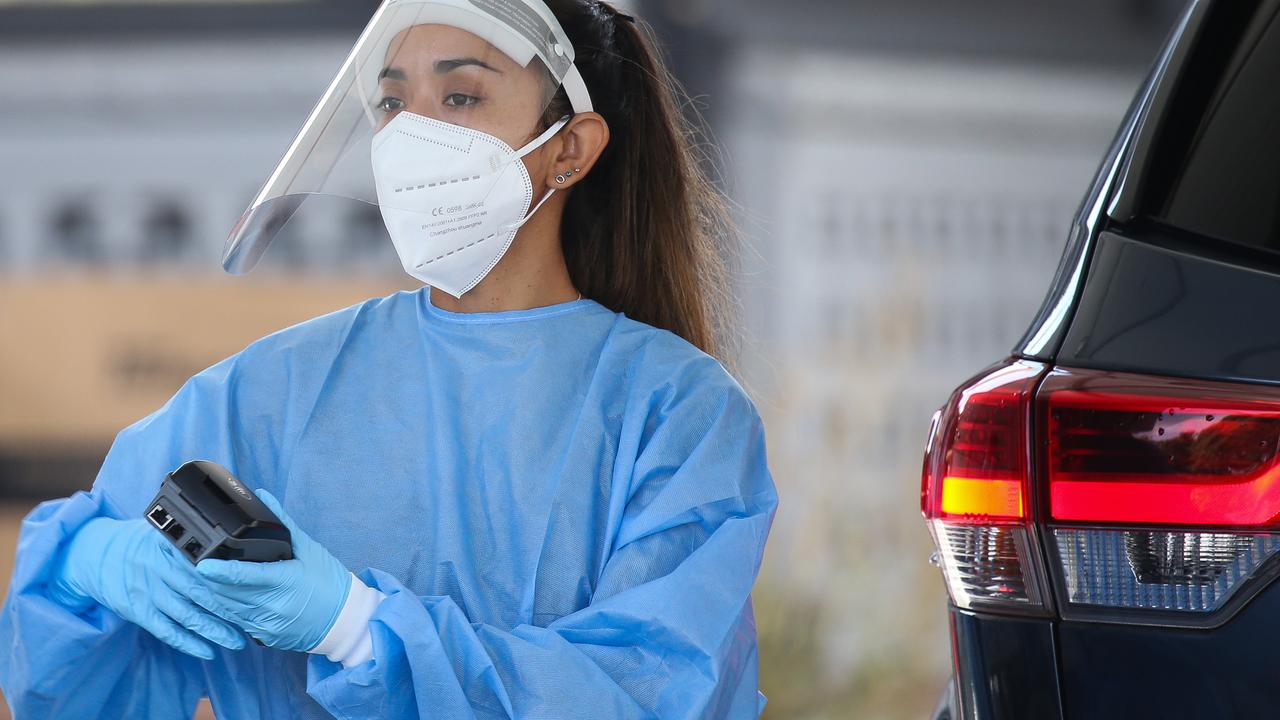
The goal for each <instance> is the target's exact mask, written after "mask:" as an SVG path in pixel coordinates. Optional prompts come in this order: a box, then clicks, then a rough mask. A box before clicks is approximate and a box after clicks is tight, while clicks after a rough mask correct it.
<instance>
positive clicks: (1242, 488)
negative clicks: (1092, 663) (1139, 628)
mask: <svg viewBox="0 0 1280 720" xmlns="http://www.w3.org/2000/svg"><path fill="white" fill-rule="evenodd" d="M1038 402H1039V406H1040V408H1041V412H1042V423H1041V424H1042V427H1043V443H1042V447H1044V448H1045V452H1044V465H1043V468H1044V476H1045V480H1046V482H1047V485H1048V490H1049V493H1048V496H1049V507H1048V518H1047V525H1048V528H1049V533H1048V535H1049V536H1050V537H1051V538H1052V543H1051V546H1052V548H1053V552H1052V553H1051V556H1054V558H1055V559H1056V561H1057V564H1058V565H1059V569H1060V575H1061V582H1060V594H1061V595H1063V597H1062V599H1063V600H1064V601H1065V602H1064V614H1071V613H1072V612H1073V611H1080V612H1081V613H1082V614H1088V613H1089V612H1090V611H1092V612H1094V613H1097V612H1102V611H1105V610H1106V609H1114V610H1118V611H1146V612H1144V613H1143V614H1144V615H1145V616H1146V618H1147V619H1149V620H1150V621H1151V622H1163V623H1171V624H1182V623H1183V622H1187V623H1191V624H1198V623H1202V622H1206V621H1207V618H1208V617H1209V616H1211V615H1212V614H1214V613H1216V612H1218V611H1220V610H1222V609H1223V608H1225V607H1226V606H1227V605H1228V604H1229V603H1230V602H1231V601H1232V599H1233V598H1234V597H1237V593H1239V592H1240V591H1241V590H1242V588H1244V587H1246V586H1247V585H1249V584H1250V582H1251V581H1255V580H1260V579H1261V578H1260V574H1261V573H1263V572H1264V570H1265V571H1267V572H1268V573H1270V572H1271V570H1270V568H1272V567H1274V563H1268V560H1270V559H1271V558H1272V557H1274V556H1275V554H1276V551H1277V549H1280V534H1277V533H1278V532H1280V524H1278V523H1277V521H1278V520H1280V453H1278V452H1277V447H1278V446H1280V390H1276V389H1273V388H1269V387H1264V386H1252V385H1251V386H1245V385H1237V384H1229V383H1219V382H1204V381H1192V380H1183V379H1175V378H1161V377H1153V376H1146V375H1135V374H1128V373H1110V372H1101V371H1092V370H1070V369H1062V368H1060V369H1056V370H1054V371H1053V372H1052V373H1050V374H1049V375H1048V376H1047V377H1046V378H1045V380H1044V383H1043V384H1042V386H1041V389H1040V392H1039V397H1038ZM1240 599H1241V600H1243V596H1241V597H1240ZM1124 617H1125V619H1127V620H1129V621H1134V622H1141V621H1143V618H1142V615H1126V616H1124Z"/></svg>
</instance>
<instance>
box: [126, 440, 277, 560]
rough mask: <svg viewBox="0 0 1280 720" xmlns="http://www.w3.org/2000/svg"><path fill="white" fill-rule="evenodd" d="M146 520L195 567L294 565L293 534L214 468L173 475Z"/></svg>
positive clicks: (190, 467)
mask: <svg viewBox="0 0 1280 720" xmlns="http://www.w3.org/2000/svg"><path fill="white" fill-rule="evenodd" d="M146 516H147V520H149V521H150V522H151V524H152V525H154V526H155V527H156V529H157V530H159V531H160V532H161V533H163V534H164V536H165V537H167V538H169V542H171V543H173V545H174V547H176V548H178V550H179V551H180V552H181V553H182V554H183V555H185V556H186V557H187V559H189V560H190V561H191V562H192V563H198V562H200V561H201V560H203V559H205V558H218V559H221V560H248V561H251V562H272V561H275V560H291V559H293V545H292V540H291V538H290V537H289V529H288V528H286V527H285V526H284V525H283V524H282V523H281V522H280V519H279V518H277V517H276V515H275V513H273V512H271V510H270V509H269V508H268V507H267V506H266V505H263V504H262V501H261V500H259V499H258V497H257V496H256V495H254V494H253V492H252V491H251V490H249V488H247V487H245V486H244V483H242V482H240V481H239V480H237V479H235V478H234V477H232V475H231V473H230V472H229V471H228V470H227V469H226V468H224V467H222V466H221V465H219V464H218V463H215V462H210V461H208V460H192V461H190V462H187V463H184V464H183V465H182V467H180V468H178V469H177V470H174V471H173V472H171V473H169V475H168V476H167V477H166V478H165V480H164V482H163V483H162V484H161V485H160V492H159V493H157V494H156V497H155V499H154V500H152V501H151V505H149V506H148V507H147V514H146Z"/></svg>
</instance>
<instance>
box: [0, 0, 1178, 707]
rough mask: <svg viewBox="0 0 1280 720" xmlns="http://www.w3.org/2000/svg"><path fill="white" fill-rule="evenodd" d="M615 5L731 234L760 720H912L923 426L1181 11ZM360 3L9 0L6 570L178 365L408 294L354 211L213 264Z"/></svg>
mask: <svg viewBox="0 0 1280 720" xmlns="http://www.w3.org/2000/svg"><path fill="white" fill-rule="evenodd" d="M621 4H622V5H624V6H626V7H627V9H629V10H630V11H632V12H635V13H637V14H639V15H640V16H642V17H644V18H645V19H647V20H648V21H649V22H650V23H652V24H653V25H654V26H655V28H656V30H657V32H658V35H659V38H660V39H661V40H662V42H663V43H664V46H665V49H666V52H667V54H668V55H669V57H670V59H671V62H672V65H673V68H674V69H675V70H676V73H677V75H678V76H679V77H680V78H681V80H682V81H683V83H684V84H685V85H686V87H687V89H688V90H689V92H690V94H691V96H692V97H693V100H694V101H693V103H692V104H691V106H690V108H689V109H690V112H700V113H701V114H702V115H703V116H704V117H705V118H706V119H707V120H708V122H709V123H710V124H711V128H712V131H713V134H714V140H715V142H716V143H717V144H716V145H715V149H714V150H711V151H709V153H708V154H709V160H710V161H711V162H713V163H714V164H715V165H716V167H717V168H718V169H719V174H720V175H721V177H722V181H723V183H724V187H725V189H726V190H727V191H728V193H729V194H730V195H731V197H732V198H733V200H734V201H735V203H736V208H737V217H738V221H739V223H740V224H741V227H742V230H743V235H744V238H745V240H746V244H747V248H746V249H745V250H744V252H743V253H742V257H741V259H740V261H739V271H740V272H739V283H738V290H739V296H740V298H741V301H742V305H743V323H744V328H745V333H744V341H743V343H742V349H741V353H740V358H739V360H738V367H739V371H740V375H741V377H742V379H743V381H744V383H745V384H746V385H747V386H748V388H749V390H751V392H752V394H753V395H754V396H755V398H756V400H757V403H758V404H759V406H760V409H761V412H762V414H763V415H764V417H765V422H766V428H767V432H768V434H769V441H770V454H771V455H770V461H771V466H772V468H773V471H774V474H775V476H776V478H777V481H778V485H779V489H780V492H781V496H782V504H781V509H780V511H779V514H778V517H777V520H776V522H775V525H774V530H773V534H772V536H771V540H770V546H769V548H768V552H767V555H766V560H765V566H764V568H763V570H762V572H761V578H760V582H759V583H758V585H757V588H756V592H755V603H756V613H757V621H758V630H759V633H760V639H761V649H762V666H763V675H764V677H763V681H762V684H763V689H764V692H765V693H766V694H767V695H768V696H769V705H768V708H767V709H766V717H768V718H887V719H895V718H904V719H905V718H921V717H925V716H926V714H927V712H928V711H929V710H930V709H931V708H932V706H933V704H934V703H935V701H936V700H937V697H938V693H939V691H940V690H941V688H942V687H943V685H944V684H945V682H946V677H947V674H948V673H949V647H948V640H947V635H946V628H945V626H944V619H945V615H944V612H943V609H944V603H945V595H944V591H943V588H942V585H941V582H940V581H939V579H938V575H937V571H936V570H935V569H934V568H932V567H931V566H929V564H928V562H927V558H928V556H929V553H930V550H931V546H930V542H929V539H928V533H927V532H926V530H925V528H924V525H923V523H922V522H921V520H920V517H919V513H918V483H919V469H920V468H919V463H920V457H921V452H922V449H923V442H924V435H925V431H926V429H927V426H928V420H929V416H930V415H931V413H932V411H933V410H934V409H935V408H936V407H937V406H939V405H940V404H941V403H942V402H943V401H944V400H945V398H946V395H947V394H948V393H949V391H950V390H951V388H952V387H954V386H955V385H956V384H958V383H959V382H960V381H961V380H963V379H964V378H965V377H967V376H969V375H971V374H973V373H974V372H976V371H977V370H979V369H981V368H982V367H983V366H985V365H987V364H989V363H990V362H992V361H995V360H997V359H999V358H1000V357H1002V356H1004V355H1005V354H1007V352H1008V351H1009V348H1010V347H1011V346H1012V345H1013V343H1014V341H1015V340H1017V338H1018V336H1019V335H1020V334H1021V333H1022V331H1023V330H1024V329H1025V327H1026V325H1027V324H1028V322H1029V321H1030V319H1031V317H1032V315H1033V313H1034V311H1035V310H1036V308H1037V307H1038V304H1039V302H1040V300H1041V298H1042V296H1043V294H1044V292H1045V290H1046V289H1047V285H1048V281H1049V279H1050V276H1051V275H1052V272H1053V269H1054V267H1055V265H1056V262H1057V258H1058V255H1059V253H1060V252H1061V249H1062V245H1063V242H1064V240H1065V237H1066V229H1067V227H1068V225H1069V223H1070V221H1071V217H1072V215H1073V213H1074V212H1075V209H1076V205H1077V204H1078V203H1079V201H1080V198H1081V196H1082V194H1083V192H1084V190H1085V186H1086V183H1087V182H1088V181H1089V180H1090V178H1091V176H1092V174H1093V172H1094V170H1095V169H1096V166H1097V164H1098V162H1099V160H1100V158H1101V155H1102V152H1103V150H1104V148H1105V147H1106V145H1107V143H1108V142H1109V140H1110V138H1111V135H1112V134H1113V133H1114V132H1115V129H1116V127H1117V125H1118V123H1119V120H1120V117H1121V115H1122V114H1123V112H1124V110H1125V108H1126V107H1127V105H1128V103H1129V100H1130V99H1131V97H1132V95H1133V93H1134V91H1135V90H1136V88H1137V84H1138V82H1139V81H1140V79H1141V77H1142V76H1143V74H1144V73H1145V71H1146V70H1147V67H1148V65H1149V63H1150V62H1151V60H1152V58H1153V57H1154V54H1155V52H1156V49H1157V48H1158V46H1159V44H1160V42H1161V41H1162V40H1163V38H1164V35H1165V33H1166V32H1167V30H1168V29H1169V27H1170V26H1171V25H1172V22H1173V20H1174V17H1175V15H1176V13H1177V12H1178V10H1179V9H1180V7H1181V4H1182V3H1181V2H1180V0H1072V1H1071V2H1065V1H1062V2H1055V3H1034V4H1033V3H1023V2H1016V1H1015V0H970V1H969V2H965V3H955V2H948V1H947V0H789V1H788V2H776V0H635V1H633V2H629V3H621ZM375 6H376V3H375V2H372V1H370V0H274V1H272V0H256V1H255V0H241V1H237V2H229V1H223V2H194V1H190V0H187V1H179V0H170V1H169V2H92V1H83V0H82V1H75V2H72V1H62V2H58V1H56V0H46V1H43V2H37V1H31V0H19V1H18V2H14V1H13V0H0V494H2V495H3V497H2V498H0V501H2V503H3V504H2V505H0V530H2V531H3V532H2V533H0V537H2V539H3V541H4V542H5V543H6V544H5V546H4V553H3V555H0V558H2V559H3V561H4V562H5V563H8V562H11V560H12V557H13V549H14V545H15V542H16V534H17V526H18V522H19V520H20V519H21V517H22V516H23V515H24V514H25V513H26V512H27V511H29V510H30V508H31V507H32V505H33V504H34V503H35V502H38V501H39V500H40V499H41V498H47V497H56V496H61V495H66V494H68V493H70V492H73V491H74V490H76V489H80V488H86V487H88V485H89V484H90V483H91V482H92V479H93V477H94V475H95V473H96V470H97V467H98V465H99V464H100V462H101V459H102V456H103V454H104V453H105V451H106V449H107V447H109V445H110V442H111V439H112V438H113V437H114V435H115V433H116V432H117V431H118V430H119V429H121V428H122V427H124V426H125V425H127V424H129V423H131V422H133V421H134V420H137V419H138V418H140V417H142V416H143V415H146V414H147V413H149V412H151V411H152V410H154V409H155V408H157V407H159V406H160V405H161V404H162V403H163V402H164V401H165V399H167V398H168V397H169V396H170V395H171V394H172V393H173V392H174V391H175V390H176V389H177V388H178V386H179V385H181V383H182V382H183V381H184V380H185V379H186V378H187V377H189V376H190V375H191V374H193V373H195V372H197V371H198V370H200V369H202V368H204V367H206V366H208V365H210V364H212V363H214V362H216V361H217V360H219V359H221V358H223V357H225V356H227V355H229V354H231V353H233V352H236V351H238V350H239V349H240V348H242V347H243V346H244V345H246V344H247V343H249V342H250V341H252V340H254V339H255V338H257V337H260V336H261V335H263V334H266V333H267V332H270V331H272V330H275V329H278V328H281V327H285V326H287V325H290V324H292V323H294V322H298V321H301V320H303V319H306V318H308V317H312V316H314V315H317V314H320V313H323V312H327V311H330V310H334V309H337V308H340V307H344V306H346V305H349V304H351V303H353V302H357V301H359V300H361V299H364V298H367V297H372V296H377V295H385V294H387V293H390V292H393V291H395V290H397V289H401V288H406V287H413V281H412V280H411V279H410V278H408V277H406V276H404V275H403V274H402V273H401V272H400V270H399V263H398V261H397V259H396V257H395V253H394V251H393V250H392V248H391V245H390V242H389V240H387V239H386V238H385V235H384V233H383V231H382V228H381V221H380V217H379V215H378V213H377V210H376V209H375V208H371V207H363V208H361V207H358V206H357V207H346V208H342V209H325V208H317V209H316V210H314V211H312V212H309V213H304V214H303V215H302V216H300V217H299V218H297V219H296V220H295V221H294V222H293V223H291V225H290V227H289V229H288V233H287V238H286V239H285V242H283V243H280V244H278V245H276V246H273V248H272V251H271V252H270V253H269V254H268V258H267V260H266V261H265V262H266V263H267V266H266V267H264V268H262V269H260V270H259V271H256V272H255V273H254V274H253V275H251V276H248V277H245V278H232V277H230V276H226V275H223V274H222V273H221V271H220V270H219V266H218V257H219V253H220V251H221V247H222V242H223V239H224V238H225V237H226V234H227V232H228V231H229V230H230V228H231V226H232V225H233V224H234V223H235V221H236V220H237V219H238V217H239V215H240V213H241V212H242V210H243V209H244V207H245V205H246V204H247V203H248V201H249V200H250V199H251V197H252V195H253V194H254V192H255V191H256V190H257V188H258V186H259V185H260V184H261V182H262V181H263V180H264V179H265V177H266V174H267V173H268V172H269V171H270V169H271V168H272V167H273V165H274V163H275V162H276V160H277V159H278V158H279V156H280V154H281V153H282V152H283V150H284V149H285V147H286V145H287V144H288V142H289V140H290V139H291V137H292V135H293V133H294V132H295V131H296V129H297V127H298V126H299V125H300V123H301V122H302V120H303V119H305V116H306V113H307V111H308V110H309V109H310V107H311V105H312V104H313V103H314V102H315V100H316V99H317V98H318V97H319V94H320V93H321V91H322V90H323V89H324V87H325V85H326V84H327V82H328V80H329V78H330V77H331V76H332V74H333V73H334V72H335V71H336V69H337V66H338V64H339V63H340V62H341V60H342V58H343V56H344V55H345V53H346V51H347V49H348V48H349V47H350V44H351V42H352V41H353V40H354V39H355V36H356V35H357V34H358V32H359V30H360V29H361V27H362V26H363V24H364V22H365V21H366V20H367V18H368V16H369V15H370V14H371V13H372V10H373V8H374V7H375ZM709 147H710V146H709ZM0 570H2V571H3V579H4V580H6V581H7V578H8V575H9V566H8V565H7V564H6V565H4V566H3V567H0ZM202 712H203V713H206V716H207V712H208V710H207V708H206V709H204V710H203V711H202Z"/></svg>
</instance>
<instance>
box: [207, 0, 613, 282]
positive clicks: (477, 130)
mask: <svg viewBox="0 0 1280 720" xmlns="http://www.w3.org/2000/svg"><path fill="white" fill-rule="evenodd" d="M573 55H574V54H573V47H572V46H571V45H570V43H569V40H568V38H567V37H566V36H565V34H564V31H563V29H562V28H561V27H560V25H559V23H558V22H557V21H556V19H555V17H554V16H553V15H552V14H551V12H550V10H549V9H547V7H546V6H545V5H544V4H543V3H542V2H541V1H540V0H426V1H416V0H386V1H385V2H384V3H383V4H382V6H381V7H380V8H379V9H378V11H377V12H376V13H375V15H374V17H373V19H372V20H371V21H370V22H369V25H368V26H367V27H366V28H365V30H364V33H363V34H362V35H361V36H360V39H359V40H358V41H357V42H356V44H355V47H354V48H353V49H352V51H351V54H350V55H349V56H348V57H347V59H346V61H345V62H344V63H343V65H342V68H341V70H339V72H338V75H337V77H335V78H334V80H333V82H332V84H331V85H330V86H329V89H328V91H327V92H326V93H325V94H324V97H323V98H321V100H320V102H319V103H318V104H317V105H316V107H315V109H314V110H313V111H312V113H311V116H310V117H309V118H308V119H307V121H306V124H305V125H303V127H302V130H301V131H300V132H299V133H298V136H297V137H296V138H295V139H294V141H293V144H292V145H291V146H290V147H289V150H288V151H287V152H286V153H285V155H284V157H283V158H282V159H281V160H280V163H279V164H278V165H277V167H276V168H275V170H274V171H273V172H272V173H271V176H270V177H269V178H268V180H267V182H266V183H265V184H264V185H263V187H262V189H261V190H260V191H259V192H258V194H257V196H256V197H255V198H254V200H253V202H252V203H251V204H250V206H249V208H248V209H247V210H246V211H245V213H244V215H243V216H241V218H240V221H239V222H238V223H237V224H236V226H235V228H234V229H233V230H232V232H231V235H230V237H229V238H228V239H227V243H226V246H225V248H224V251H223V257H222V265H223V268H224V269H225V270H227V271H228V272H230V273H235V274H240V273H245V272H248V271H249V270H251V269H253V267H254V266H255V265H256V264H257V263H258V260H259V259H260V258H261V257H262V255H263V252H264V251H265V250H266V249H267V247H268V246H269V245H270V243H271V241H272V240H273V239H274V238H275V237H276V235H277V234H278V233H279V232H280V231H281V229H282V228H283V227H284V226H285V224H286V223H287V222H288V221H289V219H290V218H291V217H293V215H294V213H296V212H297V211H298V209H299V208H300V207H301V206H302V205H303V203H304V202H305V201H306V200H307V199H308V198H311V197H315V196H318V195H320V196H334V197H340V198H349V199H352V200H357V201H361V202H365V203H370V204H373V205H378V206H379V208H380V210H381V211H382V215H383V217H384V218H385V219H386V222H387V225H388V230H389V232H390V234H391V235H392V239H393V241H395V242H396V247H397V250H398V251H399V252H400V254H401V258H402V260H403V261H404V263H405V268H406V270H408V271H410V272H411V274H415V275H416V274H417V273H415V272H413V270H411V266H412V265H417V267H418V268H419V269H422V268H428V269H430V268H431V263H432V261H434V260H440V259H441V258H443V257H444V254H446V253H447V254H448V255H449V256H450V257H451V260H450V262H452V257H453V256H454V255H455V253H456V254H457V255H465V254H467V253H473V254H474V252H475V251H472V250H469V249H467V248H470V247H471V246H478V247H483V246H484V245H485V244H486V243H487V244H488V246H490V247H492V246H495V245H501V243H502V242H503V239H504V237H505V234H506V231H507V230H508V229H509V227H508V226H509V225H510V223H509V222H507V219H506V218H507V216H510V215H511V214H512V213H515V212H517V211H519V212H523V210H521V209H520V208H519V207H518V206H519V205H520V203H519V199H520V198H515V199H514V200H511V201H507V200H505V198H507V197H508V196H514V195H518V194H519V193H520V191H521V185H522V184H523V185H528V177H529V176H528V173H527V172H525V171H524V169H523V166H522V165H521V163H520V157H521V156H522V153H521V152H519V151H517V150H516V149H519V148H524V147H526V146H528V147H532V146H533V145H534V144H535V143H534V141H545V138H546V137H547V135H548V133H549V132H553V131H554V130H555V129H558V128H556V127H555V125H556V124H557V123H556V121H557V119H558V118H551V117H548V114H549V112H551V105H552V103H553V101H554V100H556V98H557V95H558V94H559V93H560V92H561V90H563V92H564V96H566V97H567V98H568V100H569V105H570V107H571V108H572V110H571V112H586V111H589V110H590V109H591V103H590V99H589V97H588V95H587V91H586V88H585V86H584V85H583V82H582V77H581V75H579V74H578V71H577V69H576V68H575V67H574V65H573ZM406 143H408V144H406ZM538 144H540V142H539V143H538ZM375 148H376V150H375ZM516 165H520V167H519V168H517V169H516V170H515V171H513V170H511V168H512V167H514V166H516ZM375 171H376V172H375ZM375 175H377V177H375ZM519 175H523V178H520V177H519ZM495 197H499V198H501V201H500V202H499V201H496V200H495V201H493V202H490V203H489V204H488V206H486V201H488V200H489V199H491V198H495ZM544 199H545V198H544ZM477 208H478V209H477ZM504 213H505V214H504ZM477 217H479V219H478V220H476V219H475V218H477ZM441 218H444V219H445V220H447V222H445V220H439V219H441ZM442 223H444V225H445V226H446V227H445V229H444V230H440V228H439V227H438V226H440V225H441V224H442ZM477 227H479V228H480V229H479V230H477V229H476V228H477ZM441 232H443V233H444V235H445V237H443V239H442V238H439V237H437V238H435V239H434V240H433V242H435V244H436V245H437V246H440V247H444V246H445V245H448V247H444V249H443V250H440V253H442V254H441V256H440V258H436V257H435V255H434V253H436V250H435V249H432V250H430V251H429V252H428V251H419V252H418V253H417V254H418V255H420V256H421V257H417V258H415V259H414V260H412V262H411V260H410V258H409V257H408V256H406V250H405V247H403V245H405V244H409V243H417V242H418V240H419V236H422V237H423V238H426V237H427V235H428V234H432V233H434V234H437V235H438V234H439V233H441ZM481 232H483V233H486V234H487V236H485V235H477V233H481ZM468 233H470V235H468ZM510 234H512V235H514V230H511V231H510ZM495 236H497V237H496V240H494V237H495ZM464 241H465V242H464ZM467 242H470V243H471V245H470V246H468V245H467V244H466V243H467ZM506 242H507V243H508V244H509V242H510V238H506ZM449 243H453V244H457V245H458V247H457V248H456V249H454V248H453V247H452V245H449ZM502 249H503V250H505V246H504V247H503V248H502ZM424 253H425V254H424ZM492 254H493V253H492V252H489V255H492ZM498 254H499V255H500V253H498ZM427 255H431V256H430V257H427ZM468 262H470V263H471V264H472V265H475V266H476V267H477V268H483V269H484V272H487V270H488V269H489V268H484V265H485V263H489V265H490V267H491V266H492V263H494V262H496V259H493V260H491V261H490V260H487V259H486V258H485V257H479V256H476V257H475V258H474V259H471V260H469V261H468ZM446 264H448V262H445V261H441V262H437V263H436V265H437V266H443V265H446ZM452 273H453V275H459V276H460V273H459V271H457V270H454V271H452ZM462 274H466V275H467V277H470V275H472V274H474V273H473V272H472V271H471V270H469V269H466V268H464V271H463V273H462ZM480 275H483V272H481V273H480ZM467 277H463V278H462V279H461V280H456V281H449V282H445V283H444V285H446V286H449V285H456V287H446V289H447V290H448V291H449V292H451V293H452V294H455V295H457V294H460V292H465V290H466V289H469V287H470V285H473V284H474V281H470V283H469V284H468V280H467ZM476 279H477V280H478V277H477V278H476ZM432 284H435V283H432Z"/></svg>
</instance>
